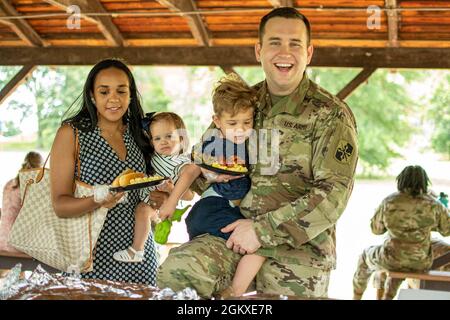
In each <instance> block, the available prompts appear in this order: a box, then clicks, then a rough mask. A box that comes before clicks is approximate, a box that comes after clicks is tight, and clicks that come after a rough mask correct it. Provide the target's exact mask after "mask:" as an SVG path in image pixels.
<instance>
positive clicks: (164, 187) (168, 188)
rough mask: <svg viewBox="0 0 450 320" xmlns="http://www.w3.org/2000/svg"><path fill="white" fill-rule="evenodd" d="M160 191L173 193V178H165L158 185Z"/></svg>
mask: <svg viewBox="0 0 450 320" xmlns="http://www.w3.org/2000/svg"><path fill="white" fill-rule="evenodd" d="M156 188H157V189H158V190H159V191H162V192H167V193H171V192H172V190H173V188H175V186H174V184H173V182H172V179H168V180H165V181H164V182H163V183H162V184H161V185H159V186H157V187H156Z"/></svg>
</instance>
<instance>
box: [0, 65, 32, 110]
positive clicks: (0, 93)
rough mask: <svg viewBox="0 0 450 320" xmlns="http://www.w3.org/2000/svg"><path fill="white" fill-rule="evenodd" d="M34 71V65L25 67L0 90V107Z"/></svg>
mask: <svg viewBox="0 0 450 320" xmlns="http://www.w3.org/2000/svg"><path fill="white" fill-rule="evenodd" d="M35 69H36V66H35V65H26V66H24V67H22V69H20V70H19V72H17V73H16V75H15V76H14V77H12V79H11V80H10V81H9V82H8V83H7V84H6V85H5V86H4V87H3V88H1V90H0V105H1V104H2V103H3V102H4V101H5V100H6V99H7V98H8V97H9V96H10V95H11V94H12V93H13V92H14V91H15V90H16V89H17V88H18V87H19V86H20V85H21V84H22V83H24V82H26V81H27V79H28V77H29V76H30V75H31V74H32V73H33V71H34V70H35Z"/></svg>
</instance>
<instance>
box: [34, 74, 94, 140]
mask: <svg viewBox="0 0 450 320" xmlns="http://www.w3.org/2000/svg"><path fill="white" fill-rule="evenodd" d="M87 71H88V70H87V69H86V68H82V67H81V68H80V67H77V68H74V67H60V68H56V69H53V68H49V67H39V68H37V69H36V70H35V72H34V73H33V76H32V78H31V79H30V80H29V81H28V82H27V84H26V86H27V87H28V89H29V90H30V91H31V92H32V93H33V94H34V97H35V104H36V107H37V111H36V112H37V118H38V141H37V147H38V148H42V149H49V148H50V147H51V144H52V143H53V139H54V137H55V134H56V130H57V129H58V127H59V126H60V124H61V121H62V118H63V115H64V114H65V112H66V111H67V110H68V109H69V107H70V106H71V105H72V104H73V103H74V101H75V100H76V99H77V97H78V96H79V95H80V94H81V93H82V90H83V85H84V81H85V79H86V74H87Z"/></svg>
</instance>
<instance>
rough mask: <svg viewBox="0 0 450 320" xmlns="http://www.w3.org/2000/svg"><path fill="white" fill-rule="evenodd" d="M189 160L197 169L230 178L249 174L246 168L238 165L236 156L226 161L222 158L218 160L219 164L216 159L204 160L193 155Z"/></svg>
mask: <svg viewBox="0 0 450 320" xmlns="http://www.w3.org/2000/svg"><path fill="white" fill-rule="evenodd" d="M191 159H192V161H194V163H195V164H196V165H198V166H199V167H201V168H204V169H206V170H210V171H213V172H216V173H220V174H227V175H230V176H242V175H248V174H250V173H249V171H248V168H247V167H246V166H245V165H244V164H241V163H239V160H238V158H237V157H236V156H233V157H232V158H231V157H230V159H229V160H228V161H226V160H225V159H223V158H222V159H219V160H220V162H219V161H218V159H215V158H213V157H208V158H207V159H206V158H205V157H200V156H199V154H194V153H193V154H192V155H191Z"/></svg>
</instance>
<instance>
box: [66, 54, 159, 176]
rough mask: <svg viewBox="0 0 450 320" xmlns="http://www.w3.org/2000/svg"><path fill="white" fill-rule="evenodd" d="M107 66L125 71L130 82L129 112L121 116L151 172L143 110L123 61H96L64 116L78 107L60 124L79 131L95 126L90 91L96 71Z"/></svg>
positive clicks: (94, 108) (91, 90)
mask: <svg viewBox="0 0 450 320" xmlns="http://www.w3.org/2000/svg"><path fill="white" fill-rule="evenodd" d="M108 68H116V69H119V70H122V71H123V72H125V74H126V75H127V76H128V81H129V83H130V105H129V107H128V110H129V112H126V113H125V115H124V116H123V118H122V121H123V123H124V124H128V126H129V129H130V132H131V135H132V136H133V138H134V141H135V142H136V144H137V145H138V146H139V148H140V149H141V150H142V153H143V154H144V159H145V163H146V167H147V173H149V174H150V173H152V172H153V170H152V169H151V165H150V160H151V154H152V153H153V147H152V146H151V145H150V141H149V139H148V136H147V133H146V132H145V131H144V130H143V129H142V125H141V121H142V118H143V116H144V111H143V110H142V106H141V95H140V94H139V91H138V90H137V87H136V82H135V80H134V77H133V74H132V73H131V71H130V69H129V68H128V67H127V65H126V64H125V63H123V62H122V61H120V60H117V59H106V60H103V61H100V62H99V63H97V64H96V65H95V66H94V67H93V68H92V70H91V71H90V72H89V75H88V77H87V79H86V83H85V84H84V89H83V92H82V93H81V94H80V96H78V98H77V99H76V100H75V101H74V103H73V104H72V105H71V106H70V108H69V109H68V110H67V111H66V113H65V115H64V116H66V115H67V114H68V113H69V111H70V109H72V107H73V106H74V105H78V106H79V108H78V110H76V111H75V112H74V113H72V115H70V114H69V115H68V117H67V118H66V119H64V120H63V121H62V124H66V123H70V124H71V125H72V126H74V127H75V128H77V129H79V130H81V131H92V130H94V129H95V128H96V127H97V123H98V118H97V108H96V107H95V105H94V104H93V102H92V101H91V93H92V92H94V82H95V78H96V77H97V75H98V73H99V72H100V71H101V70H104V69H108Z"/></svg>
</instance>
